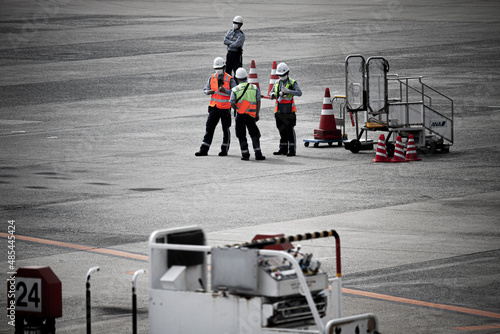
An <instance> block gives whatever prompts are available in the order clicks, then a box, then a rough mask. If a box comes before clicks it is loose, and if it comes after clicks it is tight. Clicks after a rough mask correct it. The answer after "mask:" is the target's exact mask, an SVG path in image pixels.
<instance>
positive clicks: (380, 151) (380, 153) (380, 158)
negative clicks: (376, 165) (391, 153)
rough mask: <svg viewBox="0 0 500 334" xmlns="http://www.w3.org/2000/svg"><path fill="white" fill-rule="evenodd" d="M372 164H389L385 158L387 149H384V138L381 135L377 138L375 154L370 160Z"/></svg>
mask: <svg viewBox="0 0 500 334" xmlns="http://www.w3.org/2000/svg"><path fill="white" fill-rule="evenodd" d="M372 161H373V162H389V161H390V160H389V158H388V157H387V148H386V147H385V136H384V135H383V134H381V135H380V137H378V146H377V154H376V155H375V158H374V159H372Z"/></svg>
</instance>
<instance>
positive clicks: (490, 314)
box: [342, 288, 500, 319]
mask: <svg viewBox="0 0 500 334" xmlns="http://www.w3.org/2000/svg"><path fill="white" fill-rule="evenodd" d="M342 292H343V293H347V294H350V295H358V296H363V297H370V298H375V299H381V300H387V301H391V302H398V303H404V304H411V305H418V306H425V307H432V308H437V309H442V310H447V311H454V312H460V313H466V314H473V315H479V316H482V317H488V318H495V319H500V313H494V312H488V311H481V310H475V309H472V308H467V307H460V306H453V305H446V304H436V303H430V302H424V301H421V300H415V299H409V298H402V297H394V296H389V295H383V294H380V293H375V292H366V291H360V290H353V289H347V288H342Z"/></svg>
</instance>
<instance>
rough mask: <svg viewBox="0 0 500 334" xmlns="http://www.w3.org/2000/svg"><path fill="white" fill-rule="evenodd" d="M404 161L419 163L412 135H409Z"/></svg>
mask: <svg viewBox="0 0 500 334" xmlns="http://www.w3.org/2000/svg"><path fill="white" fill-rule="evenodd" d="M406 160H407V161H420V160H422V159H420V158H419V157H417V148H416V147H415V138H414V137H413V135H410V137H409V138H408V147H407V148H406Z"/></svg>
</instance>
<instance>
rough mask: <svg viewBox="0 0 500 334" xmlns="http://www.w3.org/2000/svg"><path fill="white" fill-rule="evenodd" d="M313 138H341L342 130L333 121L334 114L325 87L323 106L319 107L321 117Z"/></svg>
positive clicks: (327, 89)
mask: <svg viewBox="0 0 500 334" xmlns="http://www.w3.org/2000/svg"><path fill="white" fill-rule="evenodd" d="M314 139H322V140H341V139H342V131H340V130H338V129H337V124H336V123H335V115H334V114H333V104H332V98H331V95H330V89H329V88H326V89H325V97H324V98H323V107H322V108H321V118H320V120H319V129H316V130H314Z"/></svg>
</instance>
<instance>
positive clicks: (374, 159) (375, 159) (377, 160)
mask: <svg viewBox="0 0 500 334" xmlns="http://www.w3.org/2000/svg"><path fill="white" fill-rule="evenodd" d="M372 161H373V162H391V161H390V160H389V159H387V160H381V159H377V158H373V159H372Z"/></svg>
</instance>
